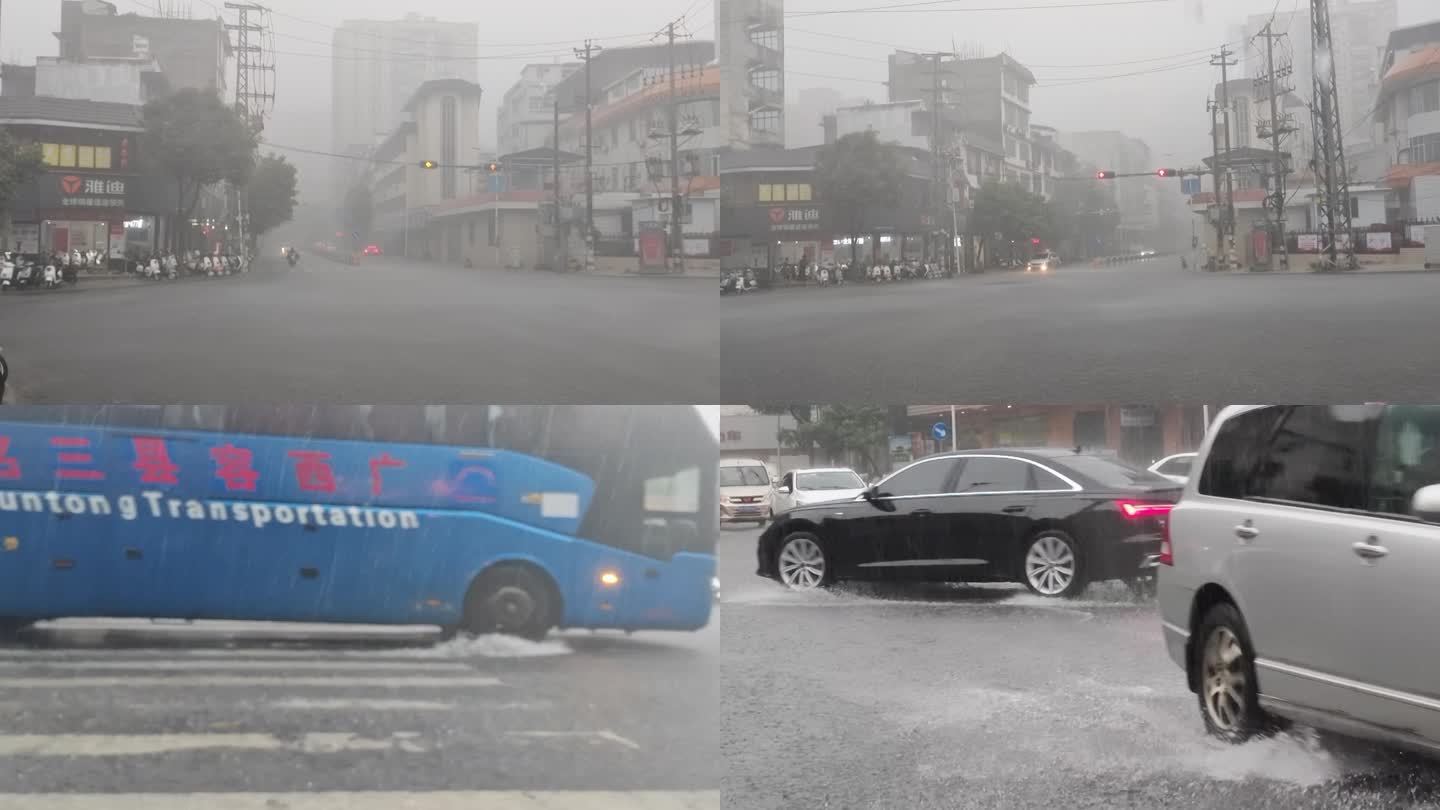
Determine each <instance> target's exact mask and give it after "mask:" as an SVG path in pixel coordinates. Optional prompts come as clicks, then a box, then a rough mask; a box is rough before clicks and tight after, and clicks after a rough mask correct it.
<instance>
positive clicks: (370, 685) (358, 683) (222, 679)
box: [0, 675, 501, 694]
mask: <svg viewBox="0 0 1440 810" xmlns="http://www.w3.org/2000/svg"><path fill="white" fill-rule="evenodd" d="M500 685H501V683H500V679H499V678H489V677H483V676H465V675H453V676H446V675H438V676H435V677H433V678H426V677H418V676H417V677H411V676H400V677H388V678H345V677H338V676H336V677H312V676H308V675H303V676H286V675H176V676H173V677H165V676H155V677H149V676H142V675H136V676H131V677H127V678H102V677H96V676H89V675H81V676H77V677H73V678H57V677H53V676H52V677H48V678H4V677H0V694H4V693H5V692H6V691H8V690H11V689H145V688H161V689H173V688H177V687H199V688H216V687H231V686H236V687H248V686H285V687H299V686H319V687H325V688H328V689H336V688H359V689H455V688H459V687H481V686H500Z"/></svg>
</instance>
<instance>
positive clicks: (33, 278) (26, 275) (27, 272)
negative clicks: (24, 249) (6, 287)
mask: <svg viewBox="0 0 1440 810" xmlns="http://www.w3.org/2000/svg"><path fill="white" fill-rule="evenodd" d="M37 283H38V274H37V270H36V267H35V261H34V260H33V259H30V258H28V257H22V258H19V259H16V263H15V288H16V289H25V288H28V287H34V286H35V285H36V284H37Z"/></svg>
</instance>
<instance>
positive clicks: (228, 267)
mask: <svg viewBox="0 0 1440 810" xmlns="http://www.w3.org/2000/svg"><path fill="white" fill-rule="evenodd" d="M249 271H250V256H249V255H243V254H229V253H227V254H221V255H217V256H212V255H210V254H208V253H201V252H200V251H198V250H192V251H190V252H189V253H186V254H183V255H181V256H176V255H175V254H173V253H167V254H164V255H159V256H151V257H149V258H148V259H141V260H140V261H137V262H135V263H134V264H133V265H131V266H130V272H132V273H135V274H136V275H138V276H140V277H141V278H144V279H146V280H149V281H174V280H176V279H178V278H181V277H182V276H233V275H238V274H240V273H247V272H249Z"/></svg>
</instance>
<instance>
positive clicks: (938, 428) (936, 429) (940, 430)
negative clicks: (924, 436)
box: [930, 422, 950, 439]
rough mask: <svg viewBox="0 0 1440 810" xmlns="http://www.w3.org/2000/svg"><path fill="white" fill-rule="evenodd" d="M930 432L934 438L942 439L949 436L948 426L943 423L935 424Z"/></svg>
mask: <svg viewBox="0 0 1440 810" xmlns="http://www.w3.org/2000/svg"><path fill="white" fill-rule="evenodd" d="M930 432H931V433H933V434H935V438H937V439H943V438H945V437H946V436H949V435H950V426H949V425H947V424H945V423H944V422H936V423H935V425H934V426H933V427H931V428H930Z"/></svg>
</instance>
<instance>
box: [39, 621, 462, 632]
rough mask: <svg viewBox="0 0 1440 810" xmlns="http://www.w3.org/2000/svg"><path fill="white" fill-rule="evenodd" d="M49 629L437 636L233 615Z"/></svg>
mask: <svg viewBox="0 0 1440 810" xmlns="http://www.w3.org/2000/svg"><path fill="white" fill-rule="evenodd" d="M35 626H36V627H38V628H42V629H48V630H107V631H113V630H124V631H137V630H139V631H164V632H165V633H176V632H185V631H189V632H195V633H278V634H282V635H284V634H295V633H305V634H309V633H316V634H320V635H335V636H417V635H420V636H425V635H428V636H434V635H437V634H438V632H439V631H438V630H436V628H435V625H433V624H321V623H305V622H258V621H256V622H252V621H236V620H232V619H200V620H197V621H193V622H192V621H183V620H166V619H160V620H156V619H51V620H48V621H43V622H39V623H37V624H36V625H35Z"/></svg>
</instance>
